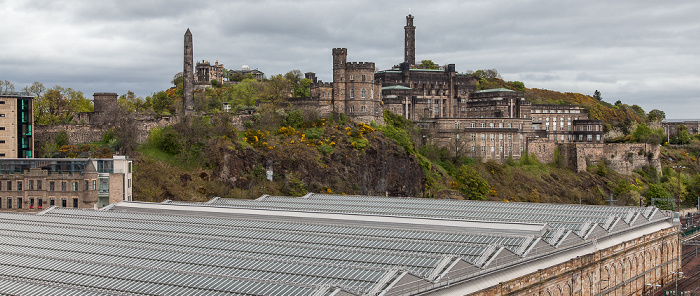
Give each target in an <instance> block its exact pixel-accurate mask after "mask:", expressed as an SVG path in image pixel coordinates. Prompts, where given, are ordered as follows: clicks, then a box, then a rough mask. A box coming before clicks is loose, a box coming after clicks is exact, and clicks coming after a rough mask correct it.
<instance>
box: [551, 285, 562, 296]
mask: <svg viewBox="0 0 700 296" xmlns="http://www.w3.org/2000/svg"><path fill="white" fill-rule="evenodd" d="M553 295H554V296H563V295H564V292H563V291H562V289H561V286H560V285H557V286H556V287H555V288H554V294H553Z"/></svg>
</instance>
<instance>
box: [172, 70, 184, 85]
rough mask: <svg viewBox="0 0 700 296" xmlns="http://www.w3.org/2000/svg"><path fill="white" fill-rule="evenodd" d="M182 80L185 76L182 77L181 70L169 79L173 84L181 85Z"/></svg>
mask: <svg viewBox="0 0 700 296" xmlns="http://www.w3.org/2000/svg"><path fill="white" fill-rule="evenodd" d="M183 81H185V78H183V77H182V72H179V73H177V74H175V76H173V80H172V81H170V83H172V84H173V85H174V86H176V87H177V86H179V85H182V83H183Z"/></svg>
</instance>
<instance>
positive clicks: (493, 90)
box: [476, 88, 515, 93]
mask: <svg viewBox="0 0 700 296" xmlns="http://www.w3.org/2000/svg"><path fill="white" fill-rule="evenodd" d="M498 91H509V92H515V91H514V90H512V89H507V88H491V89H484V90H477V91H476V92H477V93H489V92H498Z"/></svg>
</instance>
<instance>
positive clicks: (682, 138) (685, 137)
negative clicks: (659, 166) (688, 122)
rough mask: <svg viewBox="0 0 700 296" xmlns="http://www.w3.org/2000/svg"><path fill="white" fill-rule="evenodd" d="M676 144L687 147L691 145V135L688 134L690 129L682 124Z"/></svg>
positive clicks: (679, 127)
mask: <svg viewBox="0 0 700 296" xmlns="http://www.w3.org/2000/svg"><path fill="white" fill-rule="evenodd" d="M674 140H675V141H674V142H675V144H679V145H687V144H690V134H689V133H688V127H686V126H685V125H683V124H681V125H679V126H678V136H676V138H675V139H674Z"/></svg>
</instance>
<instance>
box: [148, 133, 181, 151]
mask: <svg viewBox="0 0 700 296" xmlns="http://www.w3.org/2000/svg"><path fill="white" fill-rule="evenodd" d="M178 138H179V136H178V134H177V132H176V131H174V130H173V129H172V128H171V127H164V128H159V127H155V128H152V129H151V131H150V134H149V137H148V143H149V145H151V146H152V147H155V148H158V149H160V150H161V151H163V152H166V153H168V154H170V155H177V154H178V153H179V152H180V150H181V149H182V145H181V143H180V141H179V139H178Z"/></svg>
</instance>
